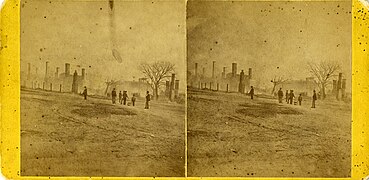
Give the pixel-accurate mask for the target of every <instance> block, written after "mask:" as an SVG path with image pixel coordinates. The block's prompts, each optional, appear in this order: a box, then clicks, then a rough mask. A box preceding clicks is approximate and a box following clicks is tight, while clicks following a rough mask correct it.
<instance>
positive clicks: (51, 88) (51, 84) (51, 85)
mask: <svg viewBox="0 0 369 180" xmlns="http://www.w3.org/2000/svg"><path fill="white" fill-rule="evenodd" d="M50 91H53V83H50Z"/></svg>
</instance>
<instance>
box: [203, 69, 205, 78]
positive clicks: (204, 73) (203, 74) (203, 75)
mask: <svg viewBox="0 0 369 180" xmlns="http://www.w3.org/2000/svg"><path fill="white" fill-rule="evenodd" d="M202 75H203V76H204V77H205V68H204V67H203V68H202Z"/></svg>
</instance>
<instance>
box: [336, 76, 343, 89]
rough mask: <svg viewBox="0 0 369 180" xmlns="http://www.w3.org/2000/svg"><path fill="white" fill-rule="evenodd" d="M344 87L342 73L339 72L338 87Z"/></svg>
mask: <svg viewBox="0 0 369 180" xmlns="http://www.w3.org/2000/svg"><path fill="white" fill-rule="evenodd" d="M341 88H342V73H339V74H338V82H337V89H341Z"/></svg>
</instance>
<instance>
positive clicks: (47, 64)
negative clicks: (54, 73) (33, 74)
mask: <svg viewBox="0 0 369 180" xmlns="http://www.w3.org/2000/svg"><path fill="white" fill-rule="evenodd" d="M45 65H46V67H45V79H47V78H48V77H47V76H48V75H47V74H48V73H49V72H48V70H49V61H46V63H45Z"/></svg>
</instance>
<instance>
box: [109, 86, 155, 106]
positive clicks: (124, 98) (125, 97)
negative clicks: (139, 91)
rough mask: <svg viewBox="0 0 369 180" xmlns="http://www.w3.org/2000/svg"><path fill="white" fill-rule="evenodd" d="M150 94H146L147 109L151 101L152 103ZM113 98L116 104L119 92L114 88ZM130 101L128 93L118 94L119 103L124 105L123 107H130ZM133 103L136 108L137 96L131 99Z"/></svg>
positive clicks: (120, 92)
mask: <svg viewBox="0 0 369 180" xmlns="http://www.w3.org/2000/svg"><path fill="white" fill-rule="evenodd" d="M150 96H151V95H150V92H149V91H147V92H146V102H145V109H149V101H150V99H151V98H150ZM111 98H112V103H113V104H116V99H117V92H116V90H115V88H113V91H112V92H111ZM127 101H128V94H127V91H123V93H122V91H119V94H118V103H120V104H123V105H128V103H127ZM131 102H132V106H135V103H136V95H135V94H133V95H132V98H131Z"/></svg>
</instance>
